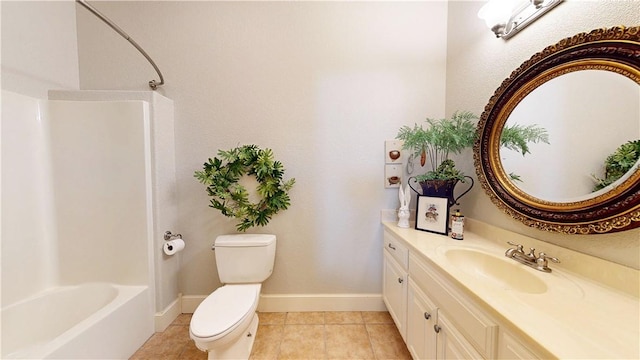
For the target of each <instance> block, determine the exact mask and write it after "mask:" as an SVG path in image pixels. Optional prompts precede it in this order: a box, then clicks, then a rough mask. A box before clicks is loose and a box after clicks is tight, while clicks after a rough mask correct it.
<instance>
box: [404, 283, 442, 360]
mask: <svg viewBox="0 0 640 360" xmlns="http://www.w3.org/2000/svg"><path fill="white" fill-rule="evenodd" d="M437 319H438V308H437V307H436V306H435V304H434V303H433V302H432V301H431V300H430V299H429V298H428V297H427V295H425V293H424V292H423V291H422V290H420V288H419V287H418V285H417V284H416V283H415V281H413V279H411V278H410V279H409V290H408V305H407V338H406V343H407V349H409V353H411V356H412V357H413V358H414V359H436V350H437V349H436V335H437V333H436V327H435V326H436V325H437Z"/></svg>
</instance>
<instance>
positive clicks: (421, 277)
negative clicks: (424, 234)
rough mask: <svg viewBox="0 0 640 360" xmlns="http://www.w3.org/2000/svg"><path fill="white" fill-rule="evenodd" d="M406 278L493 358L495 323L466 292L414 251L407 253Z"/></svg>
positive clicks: (472, 341)
mask: <svg viewBox="0 0 640 360" xmlns="http://www.w3.org/2000/svg"><path fill="white" fill-rule="evenodd" d="M409 278H411V279H413V280H414V281H415V282H416V283H417V284H418V285H419V286H420V288H422V290H423V291H424V292H425V293H426V294H428V296H429V297H430V298H431V299H432V300H433V301H434V302H435V303H436V305H437V306H439V307H440V310H442V311H444V312H445V313H446V314H447V317H448V318H449V319H451V320H452V321H453V322H454V323H455V325H456V327H457V328H458V329H459V330H460V332H462V333H463V334H464V335H465V337H466V338H467V339H468V340H469V341H470V342H471V343H472V344H473V345H474V347H475V348H476V350H478V351H479V352H480V353H481V354H482V355H483V357H484V358H485V359H494V358H495V351H496V341H497V332H498V325H496V324H495V323H493V322H492V321H491V320H490V319H489V318H488V317H487V316H485V315H484V313H483V311H482V310H481V309H479V308H478V307H476V306H474V305H472V303H471V302H470V301H469V300H467V299H466V295H465V294H463V293H461V292H460V291H458V290H456V289H454V288H453V287H451V286H450V285H448V284H447V281H446V280H445V279H442V278H441V275H439V274H438V273H436V271H435V270H433V269H431V268H430V267H429V266H428V265H427V264H426V263H424V261H423V260H421V259H419V258H418V257H416V256H415V255H413V254H411V255H410V256H409Z"/></svg>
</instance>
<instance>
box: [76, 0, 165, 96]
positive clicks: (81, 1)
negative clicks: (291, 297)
mask: <svg viewBox="0 0 640 360" xmlns="http://www.w3.org/2000/svg"><path fill="white" fill-rule="evenodd" d="M76 2H77V3H78V4H80V5H82V6H84V8H85V9H87V10H89V11H90V12H91V13H92V14H93V15H95V16H97V17H98V18H99V19H100V20H102V21H104V22H105V23H106V24H107V25H109V26H110V27H111V28H112V29H113V30H115V31H116V32H117V33H118V34H120V36H122V37H123V38H125V39H127V41H129V42H130V43H131V45H133V47H135V48H136V49H137V50H138V51H139V52H140V53H141V54H142V56H144V57H145V58H146V59H147V61H149V63H150V64H151V66H153V68H154V69H155V70H156V72H157V73H158V76H159V77H160V82H157V81H156V80H151V81H149V87H150V88H151V89H153V90H155V89H156V88H158V86H162V85H164V77H162V73H161V72H160V69H158V66H157V65H156V63H155V62H154V61H153V60H152V59H151V57H150V56H149V55H148V54H147V53H146V52H145V51H144V50H143V49H142V48H141V47H140V45H138V43H136V42H135V41H134V40H133V39H132V38H131V37H130V36H129V35H128V34H127V33H126V32H124V30H122V29H120V28H119V27H118V25H116V24H114V23H113V22H112V21H111V20H109V18H108V17H106V16H104V15H102V14H101V13H100V12H99V11H98V10H96V9H95V8H94V7H93V6H91V5H89V3H87V2H86V1H85V0H76Z"/></svg>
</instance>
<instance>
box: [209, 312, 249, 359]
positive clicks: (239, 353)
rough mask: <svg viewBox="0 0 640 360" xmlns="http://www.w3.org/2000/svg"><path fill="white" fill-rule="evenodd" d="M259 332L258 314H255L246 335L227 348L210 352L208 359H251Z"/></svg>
mask: <svg viewBox="0 0 640 360" xmlns="http://www.w3.org/2000/svg"><path fill="white" fill-rule="evenodd" d="M257 332H258V314H257V313H253V318H252V319H251V324H250V325H249V328H248V329H247V330H245V332H244V334H242V335H240V337H239V338H238V340H236V341H235V342H233V343H231V344H228V345H227V346H225V347H222V348H219V349H212V350H209V354H208V356H207V359H209V360H217V359H234V360H240V359H249V356H250V355H251V349H252V348H253V342H254V341H255V339H256V334H257Z"/></svg>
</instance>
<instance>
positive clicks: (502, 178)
mask: <svg viewBox="0 0 640 360" xmlns="http://www.w3.org/2000/svg"><path fill="white" fill-rule="evenodd" d="M513 125H522V126H527V125H536V126H537V127H542V128H544V129H545V130H548V135H549V142H548V144H546V143H545V144H542V143H539V144H532V145H531V147H530V149H529V150H530V153H529V154H527V155H526V156H522V154H519V156H514V154H509V151H508V150H505V149H504V148H502V147H501V137H502V130H503V128H504V127H505V126H513ZM639 139H640V26H635V27H614V28H610V29H597V30H594V31H592V32H590V33H581V34H578V35H576V36H573V37H570V38H566V39H564V40H562V41H560V42H558V43H557V44H555V45H552V46H549V47H547V48H545V49H544V50H543V51H541V52H539V53H537V54H535V55H533V56H532V57H531V58H530V59H529V60H527V61H525V62H524V63H523V64H522V65H520V67H519V68H517V69H516V70H515V71H513V72H512V73H511V75H510V76H509V78H507V79H505V80H504V81H503V82H502V84H501V85H500V87H499V88H498V89H497V90H496V91H495V93H494V95H493V96H492V97H491V99H490V100H489V103H488V104H487V106H486V107H485V110H484V112H483V114H482V116H481V118H480V121H479V123H478V139H477V141H476V143H475V146H474V160H475V166H476V173H477V175H478V180H479V181H480V184H481V185H482V188H483V189H484V190H485V192H486V193H487V194H488V195H489V197H490V198H491V200H492V201H493V203H494V204H496V205H497V206H498V207H499V208H500V209H501V210H503V211H504V212H506V213H507V214H509V215H510V216H512V217H513V218H515V219H517V220H519V221H521V222H523V223H524V224H525V225H527V226H531V227H536V228H539V229H542V230H547V231H554V232H561V233H567V234H592V233H605V232H614V231H621V230H628V229H632V228H636V227H639V226H640V160H638V161H636V162H635V163H632V166H631V167H630V169H629V170H628V171H627V172H626V173H625V174H624V175H622V176H620V177H619V178H618V179H617V180H615V181H614V182H613V183H611V184H610V185H607V186H606V187H604V188H603V189H599V190H595V184H596V182H595V179H596V178H601V177H603V176H604V175H603V174H604V172H605V166H604V164H605V160H606V159H607V157H608V156H609V155H611V154H613V153H614V152H615V151H616V150H617V149H618V148H619V147H620V146H621V145H623V144H625V143H628V142H629V141H635V140H639Z"/></svg>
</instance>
